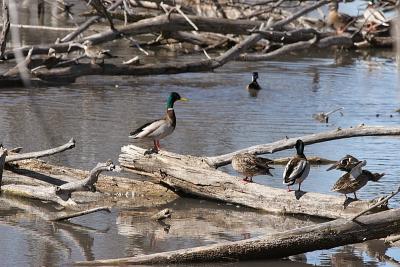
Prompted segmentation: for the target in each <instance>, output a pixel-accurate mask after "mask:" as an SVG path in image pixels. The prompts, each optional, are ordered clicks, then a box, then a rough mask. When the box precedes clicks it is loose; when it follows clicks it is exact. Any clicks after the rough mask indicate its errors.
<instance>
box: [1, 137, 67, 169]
mask: <svg viewBox="0 0 400 267" xmlns="http://www.w3.org/2000/svg"><path fill="white" fill-rule="evenodd" d="M74 147H75V140H74V139H73V138H71V139H70V140H69V141H68V142H67V143H65V144H63V145H61V146H58V147H54V148H50V149H47V150H42V151H36V152H29V153H21V154H11V155H8V156H7V157H6V163H10V162H14V161H19V160H25V159H38V158H42V157H48V156H51V155H54V154H57V153H61V152H64V151H66V150H68V149H71V148H74Z"/></svg>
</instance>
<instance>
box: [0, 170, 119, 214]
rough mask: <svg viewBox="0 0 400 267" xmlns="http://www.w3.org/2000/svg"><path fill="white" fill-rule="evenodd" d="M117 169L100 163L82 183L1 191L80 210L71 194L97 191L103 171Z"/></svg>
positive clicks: (10, 187) (13, 188) (27, 186)
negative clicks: (96, 186)
mask: <svg viewBox="0 0 400 267" xmlns="http://www.w3.org/2000/svg"><path fill="white" fill-rule="evenodd" d="M114 168H115V166H114V164H113V163H112V162H107V163H99V164H97V165H96V167H95V168H94V169H93V170H92V171H91V172H90V174H89V176H88V177H87V178H86V179H84V180H81V181H74V182H69V183H65V184H63V185H60V186H53V185H49V186H31V185H21V184H20V185H16V184H9V185H4V186H3V187H2V188H1V189H2V192H3V193H5V194H9V195H13V196H20V197H26V198H33V199H40V200H45V201H52V202H55V203H57V204H59V205H61V206H64V207H69V208H78V205H77V203H76V202H75V201H73V200H72V198H71V193H73V192H78V191H93V192H94V191H95V186H94V184H95V183H96V182H97V180H98V176H99V174H100V173H101V172H102V171H111V170H113V169H114Z"/></svg>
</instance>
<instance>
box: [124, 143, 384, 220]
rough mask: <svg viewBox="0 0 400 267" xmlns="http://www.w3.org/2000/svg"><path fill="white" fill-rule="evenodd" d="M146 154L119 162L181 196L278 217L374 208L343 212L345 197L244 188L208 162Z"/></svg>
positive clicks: (127, 155) (353, 206)
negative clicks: (241, 206)
mask: <svg viewBox="0 0 400 267" xmlns="http://www.w3.org/2000/svg"><path fill="white" fill-rule="evenodd" d="M144 154H145V149H142V148H139V147H136V146H133V145H129V146H124V147H122V153H121V155H120V156H119V162H120V164H121V166H123V167H124V168H125V169H126V170H128V171H132V172H135V173H139V174H141V175H146V176H150V177H152V178H155V179H156V182H158V183H160V184H161V185H165V186H166V187H168V188H173V189H174V190H175V191H176V192H177V193H178V194H179V193H180V194H187V195H194V196H197V197H201V198H206V199H212V200H218V201H223V202H229V203H234V204H239V205H243V206H247V207H251V208H255V209H260V210H264V211H266V212H269V213H274V214H282V215H285V214H303V215H304V214H305V215H311V216H317V217H324V218H339V217H348V216H353V215H355V214H357V213H359V212H361V211H363V210H365V209H367V208H368V207H370V206H371V205H372V203H369V202H367V201H353V202H351V203H350V204H349V205H348V206H346V208H345V209H343V203H344V198H342V197H338V196H333V195H325V194H318V193H312V192H287V190H285V189H278V188H272V187H268V186H264V185H260V184H253V183H249V184H244V183H243V182H242V181H241V179H240V178H239V177H234V176H231V175H229V174H227V173H225V172H222V171H219V170H215V169H214V168H211V167H209V166H208V165H207V163H205V161H204V158H199V157H194V156H185V155H179V154H174V153H171V152H166V151H161V152H159V153H158V154H151V155H146V156H144ZM272 179H273V178H272ZM382 208H385V207H382Z"/></svg>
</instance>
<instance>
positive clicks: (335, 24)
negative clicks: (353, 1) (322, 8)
mask: <svg viewBox="0 0 400 267" xmlns="http://www.w3.org/2000/svg"><path fill="white" fill-rule="evenodd" d="M338 9H339V4H338V2H337V1H332V2H330V3H329V12H328V15H327V17H326V25H328V26H329V27H332V28H333V29H334V30H336V33H338V34H341V33H343V32H345V31H346V30H347V28H348V27H349V26H350V25H351V24H353V23H354V22H355V18H353V17H352V16H350V15H347V14H344V13H339V12H338Z"/></svg>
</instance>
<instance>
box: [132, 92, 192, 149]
mask: <svg viewBox="0 0 400 267" xmlns="http://www.w3.org/2000/svg"><path fill="white" fill-rule="evenodd" d="M176 101H188V99H187V98H184V97H181V96H180V95H179V94H178V93H176V92H172V93H171V94H170V95H169V96H168V99H167V110H166V112H165V115H164V117H163V118H161V119H158V120H155V121H152V122H149V123H146V124H144V125H142V126H140V127H139V128H137V129H136V130H134V131H132V132H131V133H130V136H129V137H130V138H133V139H150V140H153V142H154V148H153V150H154V152H158V151H159V150H160V148H161V147H160V140H161V139H163V138H165V137H166V136H168V135H170V134H171V133H172V132H173V131H174V130H175V126H176V117H175V111H174V103H175V102H176Z"/></svg>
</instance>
